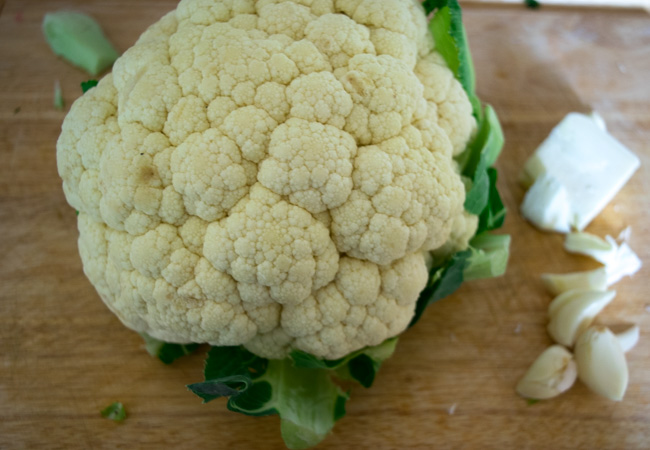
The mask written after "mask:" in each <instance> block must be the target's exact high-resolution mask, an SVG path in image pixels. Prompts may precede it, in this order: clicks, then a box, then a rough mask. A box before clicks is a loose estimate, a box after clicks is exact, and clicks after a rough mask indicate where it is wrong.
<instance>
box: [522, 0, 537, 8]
mask: <svg viewBox="0 0 650 450" xmlns="http://www.w3.org/2000/svg"><path fill="white" fill-rule="evenodd" d="M524 3H525V4H526V7H527V8H530V9H537V8H539V6H540V4H539V2H538V1H537V0H524Z"/></svg>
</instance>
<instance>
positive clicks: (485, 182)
mask: <svg viewBox="0 0 650 450" xmlns="http://www.w3.org/2000/svg"><path fill="white" fill-rule="evenodd" d="M503 143H504V138H503V131H502V130H501V125H500V124H499V118H498V117H497V115H496V113H495V112H494V109H492V107H491V106H490V105H487V106H486V107H485V109H484V114H483V120H482V121H481V122H480V123H479V129H478V133H477V134H476V137H475V138H474V141H473V142H472V143H471V144H470V145H469V146H468V147H467V150H465V151H464V152H463V153H462V154H460V155H459V157H458V158H457V161H458V163H459V165H460V167H461V171H462V174H463V175H464V176H466V177H468V178H470V179H471V180H472V187H471V188H470V190H469V191H468V192H467V195H466V197H465V209H466V210H467V211H468V212H469V213H471V214H475V215H480V214H481V213H482V212H483V210H484V209H485V208H486V207H488V204H489V202H490V199H491V198H490V197H491V195H490V194H491V192H490V175H489V174H488V168H489V167H490V166H491V165H492V164H494V162H495V161H496V159H497V157H498V156H499V154H500V153H501V149H502V148H503ZM495 175H496V174H495ZM495 181H496V177H495ZM495 189H496V187H495ZM496 196H497V197H498V193H497V195H496ZM498 201H499V202H501V199H500V198H499V200H498Z"/></svg>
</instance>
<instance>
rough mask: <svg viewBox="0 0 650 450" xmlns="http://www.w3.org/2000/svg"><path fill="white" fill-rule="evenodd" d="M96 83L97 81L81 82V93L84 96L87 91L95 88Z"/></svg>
mask: <svg viewBox="0 0 650 450" xmlns="http://www.w3.org/2000/svg"><path fill="white" fill-rule="evenodd" d="M97 83H98V81H97V80H86V81H82V82H81V92H83V93H84V94H85V93H86V92H88V90H89V89H92V88H94V87H95V86H97Z"/></svg>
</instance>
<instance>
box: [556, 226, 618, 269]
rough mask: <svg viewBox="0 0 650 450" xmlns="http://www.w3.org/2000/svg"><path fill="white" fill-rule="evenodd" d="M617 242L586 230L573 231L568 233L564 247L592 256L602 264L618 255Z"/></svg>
mask: <svg viewBox="0 0 650 450" xmlns="http://www.w3.org/2000/svg"><path fill="white" fill-rule="evenodd" d="M616 247H617V246H616V242H611V241H609V240H605V239H602V238H600V237H599V236H596V235H595V234H591V233H585V232H582V231H581V232H573V233H569V234H567V235H566V239H565V240H564V248H565V249H566V251H568V252H570V253H579V254H581V255H585V256H591V257H592V258H593V259H595V260H596V261H598V262H600V263H602V264H605V265H607V264H609V263H610V262H611V261H612V259H614V257H615V255H616Z"/></svg>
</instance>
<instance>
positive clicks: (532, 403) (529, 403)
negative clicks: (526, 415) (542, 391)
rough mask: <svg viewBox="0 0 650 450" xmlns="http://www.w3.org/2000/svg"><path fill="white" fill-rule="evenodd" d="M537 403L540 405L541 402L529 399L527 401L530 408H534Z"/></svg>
mask: <svg viewBox="0 0 650 450" xmlns="http://www.w3.org/2000/svg"><path fill="white" fill-rule="evenodd" d="M537 403H539V400H538V399H536V398H529V399H527V400H526V404H527V405H528V406H533V405H536V404H537Z"/></svg>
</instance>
